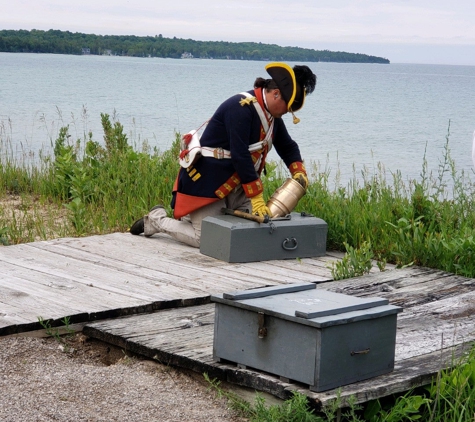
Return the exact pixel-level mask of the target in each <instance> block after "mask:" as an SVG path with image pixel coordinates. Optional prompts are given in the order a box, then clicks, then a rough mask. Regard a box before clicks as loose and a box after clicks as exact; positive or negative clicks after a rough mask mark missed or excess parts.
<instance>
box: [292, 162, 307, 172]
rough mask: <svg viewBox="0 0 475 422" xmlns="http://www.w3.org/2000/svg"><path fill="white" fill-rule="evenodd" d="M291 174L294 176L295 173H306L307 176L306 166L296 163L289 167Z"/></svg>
mask: <svg viewBox="0 0 475 422" xmlns="http://www.w3.org/2000/svg"><path fill="white" fill-rule="evenodd" d="M289 170H290V174H291V175H292V176H293V175H294V174H295V173H304V174H307V170H305V166H304V165H303V163H302V162H301V161H295V162H293V163H292V164H291V165H290V166H289Z"/></svg>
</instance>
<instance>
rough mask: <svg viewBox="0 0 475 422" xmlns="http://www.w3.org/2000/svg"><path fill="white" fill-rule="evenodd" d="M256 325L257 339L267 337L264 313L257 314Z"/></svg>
mask: <svg viewBox="0 0 475 422" xmlns="http://www.w3.org/2000/svg"><path fill="white" fill-rule="evenodd" d="M257 323H258V325H259V329H258V331H257V336H258V337H259V338H264V337H265V336H267V328H266V327H265V323H266V322H265V315H264V312H258V313H257Z"/></svg>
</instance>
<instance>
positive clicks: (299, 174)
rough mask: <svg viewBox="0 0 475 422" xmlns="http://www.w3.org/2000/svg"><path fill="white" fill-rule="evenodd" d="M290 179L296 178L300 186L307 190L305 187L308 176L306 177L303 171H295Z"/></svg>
mask: <svg viewBox="0 0 475 422" xmlns="http://www.w3.org/2000/svg"><path fill="white" fill-rule="evenodd" d="M292 179H294V180H296V181H297V182H299V183H300V184H301V185H302V187H303V188H304V189H305V190H307V187H308V177H307V174H306V173H303V172H300V171H299V172H297V173H295V174H293V175H292Z"/></svg>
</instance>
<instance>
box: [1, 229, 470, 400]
mask: <svg viewBox="0 0 475 422" xmlns="http://www.w3.org/2000/svg"><path fill="white" fill-rule="evenodd" d="M339 258H341V254H333V253H328V254H327V255H326V256H325V257H321V258H313V259H302V260H282V261H280V260H279V261H267V262H257V263H246V264H230V263H225V262H222V261H218V260H215V259H213V258H209V257H206V256H203V255H201V254H200V253H199V251H198V250H196V249H194V248H190V247H187V246H184V245H181V244H178V243H176V242H175V241H173V240H171V239H169V238H167V237H165V236H160V235H158V236H154V237H153V238H151V239H146V238H143V237H136V236H131V235H130V234H127V233H116V234H111V235H106V236H92V237H87V238H79V239H70V238H68V239H58V240H53V241H46V242H35V243H30V244H24V245H17V246H9V247H2V248H0V335H8V334H14V333H21V332H24V331H28V330H32V329H37V328H40V326H39V324H38V317H39V316H41V317H42V318H44V319H53V320H55V321H56V322H57V323H58V324H59V323H60V319H61V318H63V317H65V316H70V317H71V320H72V322H81V323H86V324H85V326H84V333H85V334H86V335H88V336H91V337H95V338H98V339H101V340H105V341H107V342H110V343H112V344H116V345H118V346H120V347H123V348H125V349H128V350H130V351H133V352H136V353H139V354H142V355H144V356H148V357H150V358H154V359H158V360H160V361H162V362H164V363H169V364H172V365H176V366H179V367H184V368H189V369H193V370H195V371H199V372H205V371H206V372H208V373H209V375H210V376H212V377H219V378H221V379H225V380H228V381H229V382H232V383H235V384H238V385H242V386H247V387H251V388H254V389H256V390H260V391H266V392H269V393H271V394H273V395H275V396H277V397H280V398H283V399H286V398H289V397H290V395H291V394H292V392H293V391H300V392H302V393H304V394H306V395H307V396H308V397H309V398H310V399H311V400H313V401H315V402H316V403H321V404H324V403H327V402H328V401H329V400H332V399H334V398H335V397H336V396H337V391H336V390H331V391H326V392H323V393H315V392H311V391H310V390H309V389H308V386H305V385H301V384H298V383H293V382H291V381H290V382H284V381H282V380H280V379H279V378H278V377H275V376H272V375H270V374H265V373H262V372H260V371H253V370H250V369H240V368H238V367H236V365H233V364H224V363H216V362H214V361H213V359H212V343H213V324H214V305H213V304H210V303H209V296H210V294H215V293H223V292H230V291H233V290H244V289H251V288H256V287H263V286H270V285H277V284H288V283H301V282H314V283H317V284H318V286H317V288H321V289H326V290H331V291H336V292H340V293H345V294H349V295H355V296H360V297H363V296H378V297H385V298H387V299H389V302H390V303H391V304H394V305H398V306H402V307H403V308H404V312H403V313H401V314H399V316H398V328H397V336H396V337H397V338H396V364H395V369H394V371H393V372H392V373H390V374H387V375H382V376H380V377H376V378H372V379H370V380H367V381H364V382H359V383H355V384H351V385H348V386H344V387H342V388H341V390H340V392H339V394H340V396H341V397H342V398H343V399H345V398H347V397H349V396H350V395H353V396H354V397H356V399H357V401H358V402H365V401H368V400H370V399H374V398H378V397H383V396H387V395H389V394H391V393H395V392H402V391H407V390H409V389H410V388H412V387H415V386H419V385H424V384H427V383H430V382H431V379H432V377H433V376H434V375H435V374H436V373H437V371H438V370H440V369H442V368H444V367H448V366H450V365H452V364H453V363H454V362H456V359H457V358H458V357H459V356H461V354H462V353H464V352H465V351H467V350H469V349H470V347H471V345H472V344H473V342H474V341H475V280H473V279H467V278H463V277H458V276H455V275H453V274H448V273H444V272H440V271H435V270H430V269H426V268H417V267H413V268H407V269H401V270H396V269H393V268H390V271H385V272H383V273H381V272H379V270H377V269H376V268H374V269H373V272H372V274H369V275H367V276H364V277H358V278H353V279H348V280H342V281H332V279H331V271H330V269H329V267H328V266H329V262H332V261H335V260H337V259H339Z"/></svg>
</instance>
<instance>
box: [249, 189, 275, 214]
mask: <svg viewBox="0 0 475 422" xmlns="http://www.w3.org/2000/svg"><path fill="white" fill-rule="evenodd" d="M251 205H252V213H253V214H255V215H259V216H260V217H264V216H265V215H268V216H269V217H272V214H271V212H270V210H269V208H268V207H267V205H266V203H265V201H264V194H263V193H258V194H257V195H256V196H253V197H252V198H251Z"/></svg>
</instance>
